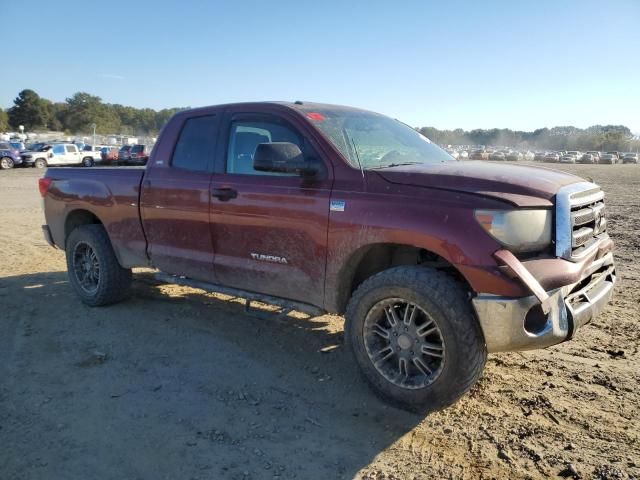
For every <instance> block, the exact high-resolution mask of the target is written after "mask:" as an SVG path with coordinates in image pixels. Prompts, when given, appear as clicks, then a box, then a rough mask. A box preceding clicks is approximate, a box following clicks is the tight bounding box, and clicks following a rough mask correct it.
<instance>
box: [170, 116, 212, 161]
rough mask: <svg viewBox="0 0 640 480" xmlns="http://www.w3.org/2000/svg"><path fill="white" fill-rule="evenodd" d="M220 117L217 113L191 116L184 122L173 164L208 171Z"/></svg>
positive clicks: (174, 152)
mask: <svg viewBox="0 0 640 480" xmlns="http://www.w3.org/2000/svg"><path fill="white" fill-rule="evenodd" d="M217 122H218V119H217V117H216V116H215V115H207V116H204V117H195V118H189V119H188V120H187V121H186V122H184V126H183V127H182V131H181V132H180V136H179V137H178V141H177V142H176V148H175V150H174V151H173V158H172V159H171V166H172V167H174V168H182V169H185V170H192V171H196V172H206V171H207V169H208V166H209V160H210V159H211V158H213V155H214V151H215V150H214V149H215V143H216V134H217V126H218V123H217Z"/></svg>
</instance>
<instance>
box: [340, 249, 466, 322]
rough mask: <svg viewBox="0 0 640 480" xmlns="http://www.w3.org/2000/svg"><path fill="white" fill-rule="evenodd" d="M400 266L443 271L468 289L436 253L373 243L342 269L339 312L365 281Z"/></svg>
mask: <svg viewBox="0 0 640 480" xmlns="http://www.w3.org/2000/svg"><path fill="white" fill-rule="evenodd" d="M401 265H416V266H417V265H421V266H425V267H431V268H436V269H438V270H442V271H446V272H447V273H448V274H450V275H451V276H452V277H454V278H455V279H456V280H459V281H461V282H462V283H463V284H464V285H465V287H466V288H467V289H468V290H469V289H470V287H469V284H468V282H467V281H466V279H465V278H464V277H463V276H462V275H461V274H460V272H458V270H457V269H456V268H455V267H454V266H453V265H452V264H451V263H449V262H448V261H447V260H445V259H444V258H442V257H441V256H440V255H437V254H436V253H433V252H431V251H429V250H426V249H424V248H418V247H414V246H412V245H400V244H392V243H383V244H375V245H370V246H367V247H364V248H362V249H360V250H359V251H357V252H356V253H355V254H354V255H353V256H352V258H351V259H350V261H349V262H347V266H346V267H345V268H344V269H343V273H342V275H341V280H340V287H339V289H338V298H337V299H336V300H337V303H338V308H339V311H340V312H344V310H345V309H346V306H347V302H348V301H349V298H351V295H352V294H353V292H354V291H355V290H356V288H358V286H359V285H360V284H361V283H362V282H364V281H365V280H366V279H367V278H369V277H371V276H373V275H375V274H376V273H380V272H382V271H383V270H387V269H389V268H392V267H399V266H401Z"/></svg>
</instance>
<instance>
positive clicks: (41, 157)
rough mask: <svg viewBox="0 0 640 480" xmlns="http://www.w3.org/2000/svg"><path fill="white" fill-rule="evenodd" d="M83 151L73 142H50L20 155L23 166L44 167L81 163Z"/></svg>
mask: <svg viewBox="0 0 640 480" xmlns="http://www.w3.org/2000/svg"><path fill="white" fill-rule="evenodd" d="M83 153H84V152H80V151H79V150H78V147H77V146H76V145H74V144H73V143H51V144H47V145H45V146H43V147H42V148H40V149H39V150H38V151H27V152H23V153H22V154H21V155H20V156H21V158H22V162H23V163H24V165H25V166H34V167H36V168H45V167H48V166H53V165H58V166H62V165H81V164H82V160H83V158H84V157H83ZM87 153H93V152H87ZM99 153H100V152H98V155H99Z"/></svg>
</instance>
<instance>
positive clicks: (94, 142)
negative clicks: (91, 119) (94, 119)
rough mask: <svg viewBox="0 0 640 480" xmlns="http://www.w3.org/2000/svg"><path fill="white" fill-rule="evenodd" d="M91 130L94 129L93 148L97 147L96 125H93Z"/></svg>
mask: <svg viewBox="0 0 640 480" xmlns="http://www.w3.org/2000/svg"><path fill="white" fill-rule="evenodd" d="M91 128H93V145H92V146H93V147H95V146H96V124H95V123H92V124H91Z"/></svg>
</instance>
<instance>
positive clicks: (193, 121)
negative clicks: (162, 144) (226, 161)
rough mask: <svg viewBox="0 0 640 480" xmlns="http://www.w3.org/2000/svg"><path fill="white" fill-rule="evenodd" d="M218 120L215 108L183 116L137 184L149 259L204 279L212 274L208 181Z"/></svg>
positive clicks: (162, 267)
mask: <svg viewBox="0 0 640 480" xmlns="http://www.w3.org/2000/svg"><path fill="white" fill-rule="evenodd" d="M218 122H219V116H218V115H217V114H208V115H201V116H192V117H186V118H185V119H184V121H183V124H182V126H181V128H180V131H179V133H178V135H177V139H176V141H175V147H174V148H172V149H171V148H167V149H161V150H160V152H159V154H158V155H160V156H156V157H154V162H153V164H152V165H149V167H148V168H147V172H146V173H145V177H144V180H143V184H142V200H141V207H142V219H143V222H144V231H145V233H146V236H147V242H148V250H147V251H148V254H149V256H150V258H151V260H152V262H153V264H154V265H155V266H156V267H157V268H159V269H160V270H162V271H164V272H167V273H172V274H176V275H185V276H187V277H190V278H194V279H197V280H202V281H207V282H213V281H214V279H215V277H214V275H213V245H212V241H211V232H210V228H209V203H210V198H211V196H210V193H209V187H210V183H211V172H212V169H213V160H214V155H215V147H216V136H217V134H218ZM164 152H166V153H164ZM165 155H166V157H167V158H164V156H165Z"/></svg>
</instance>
